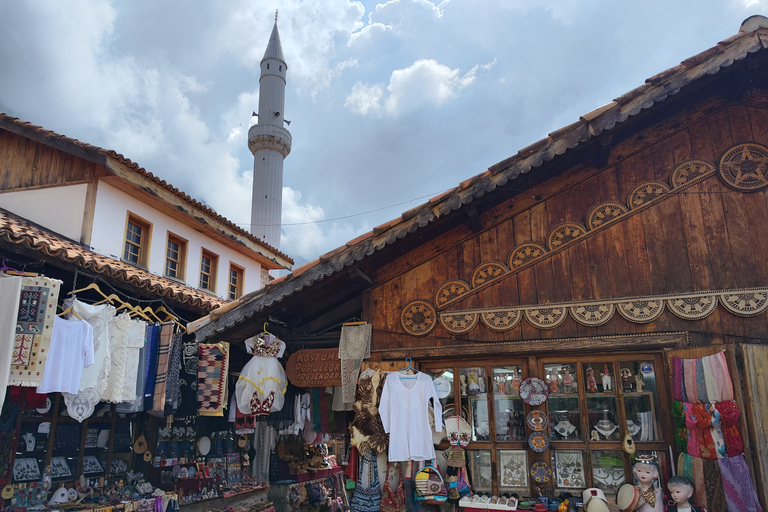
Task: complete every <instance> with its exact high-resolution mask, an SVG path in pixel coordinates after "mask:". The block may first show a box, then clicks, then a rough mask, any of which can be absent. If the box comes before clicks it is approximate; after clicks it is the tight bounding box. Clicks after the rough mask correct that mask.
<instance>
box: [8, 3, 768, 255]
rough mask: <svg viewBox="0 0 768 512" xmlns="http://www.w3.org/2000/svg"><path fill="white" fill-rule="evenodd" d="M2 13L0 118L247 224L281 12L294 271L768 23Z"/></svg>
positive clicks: (619, 10) (725, 15)
mask: <svg viewBox="0 0 768 512" xmlns="http://www.w3.org/2000/svg"><path fill="white" fill-rule="evenodd" d="M2 4H3V6H2V15H0V111H2V112H5V113H7V114H9V115H12V116H15V117H18V118H20V119H22V120H24V121H29V122H31V123H33V124H36V125H39V126H42V127H44V128H46V129H49V130H53V131H55V132H57V133H60V134H62V135H66V136H68V137H72V138H76V139H79V140H81V141H83V142H87V143H89V144H93V145H96V146H100V147H102V148H105V149H112V150H115V151H117V152H118V153H120V154H122V155H124V156H126V157H127V158H129V159H131V160H132V161H134V162H136V163H137V164H139V165H140V166H141V167H143V168H145V169H146V170H148V171H150V172H152V173H153V174H155V175H156V176H158V177H160V178H161V179H164V180H166V181H167V182H169V183H172V184H173V185H174V186H175V187H177V188H179V189H180V190H182V191H184V192H186V193H187V194H189V195H191V196H192V197H194V198H196V199H197V200H199V201H201V202H203V203H205V204H207V205H208V206H210V207H211V208H213V209H214V210H216V211H217V212H218V213H219V214H221V215H223V216H225V217H226V218H228V219H229V220H230V221H232V222H234V223H235V224H238V225H239V226H241V227H243V228H245V229H248V227H249V222H250V209H251V206H250V203H251V183H252V176H253V156H252V154H251V153H250V151H249V150H248V145H247V133H248V128H249V126H250V125H251V124H254V123H255V121H256V119H255V118H252V116H251V113H252V112H253V111H254V110H257V109H258V97H259V62H260V60H261V58H262V56H263V55H264V50H265V49H266V46H267V42H268V40H269V35H270V33H271V31H272V26H273V24H274V20H275V10H276V9H278V10H279V18H278V29H279V32H280V38H281V41H282V46H283V52H284V54H285V59H286V61H287V65H288V74H287V87H286V100H285V118H286V119H288V120H290V121H291V124H290V126H288V129H289V130H290V132H291V134H292V138H293V147H292V151H291V154H290V155H289V156H288V158H287V159H286V160H285V165H284V181H283V187H284V188H283V214H282V219H283V220H282V222H283V228H282V237H281V245H280V249H281V251H283V252H285V253H287V254H288V255H290V256H291V257H293V258H294V260H295V261H296V265H301V264H303V263H305V262H307V261H311V260H313V259H315V258H317V257H318V256H319V255H321V254H323V253H325V252H327V251H329V250H331V249H333V248H335V247H338V246H340V245H342V244H344V243H345V242H346V241H348V240H351V239H353V238H355V237H356V236H358V235H360V234H362V233H364V232H367V231H370V230H371V229H372V228H373V227H375V226H377V225H379V224H382V223H384V222H386V221H388V220H391V219H393V218H396V217H398V216H399V215H400V213H401V212H404V211H406V210H409V209H410V208H413V207H414V206H416V205H418V204H420V203H423V202H426V201H427V200H428V199H429V198H430V197H433V196H435V195H437V194H439V193H441V192H443V191H445V190H447V189H450V188H453V187H455V186H456V185H458V183H459V182H461V181H462V180H464V179H467V178H469V177H470V176H474V175H475V174H479V173H481V172H483V171H484V170H486V169H487V168H488V167H489V166H491V165H493V164H495V163H496V162H499V161H501V160H504V159H505V158H508V157H510V156H512V155H514V154H515V153H517V151H518V150H519V149H521V148H523V147H526V146H528V145H529V144H531V143H533V142H536V141H538V140H540V139H542V138H545V137H546V136H547V134H548V133H550V132H552V131H554V130H556V129H559V128H561V127H563V126H566V125H568V124H570V123H573V122H575V121H577V120H578V118H579V116H581V115H582V114H585V113H586V112H589V111H591V110H593V109H595V108H597V107H599V106H601V105H604V104H605V103H608V102H610V101H611V100H612V99H614V98H616V97H617V96H620V95H621V94H623V93H625V92H627V91H630V90H632V89H634V88H635V87H638V86H640V85H642V84H643V82H644V81H645V79H646V78H649V77H651V76H653V75H655V74H657V73H659V72H661V71H663V70H665V69H668V68H670V67H672V66H675V65H677V64H679V63H680V62H681V61H682V60H684V59H687V58H688V57H691V56H693V55H696V54H697V53H700V52H702V51H703V50H705V49H707V48H710V47H712V46H714V45H715V44H716V43H717V42H718V41H720V40H723V39H725V38H727V37H730V36H732V35H734V34H736V33H737V32H738V30H739V26H740V25H741V23H742V22H743V21H744V20H745V19H746V18H747V17H749V16H751V15H754V14H762V15H766V16H768V0H676V1H669V0H665V1H660V0H643V1H637V0H636V1H615V0H613V1H611V0H443V1H442V2H433V1H429V0H390V1H388V2H383V3H377V2H375V1H350V0H314V1H311V0H271V1H267V0H249V1H243V0H226V1H225V0H205V1H200V0H187V1H184V2H181V1H178V0H176V1H169V0H131V1H122V2H117V1H107V0H68V1H67V2H61V1H60V0H36V1H34V2H16V1H12V0H4V1H3V2H2Z"/></svg>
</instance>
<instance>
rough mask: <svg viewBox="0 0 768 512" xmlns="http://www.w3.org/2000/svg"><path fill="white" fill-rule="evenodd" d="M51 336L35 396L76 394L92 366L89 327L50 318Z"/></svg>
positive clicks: (72, 321) (81, 322) (91, 338)
mask: <svg viewBox="0 0 768 512" xmlns="http://www.w3.org/2000/svg"><path fill="white" fill-rule="evenodd" d="M53 325H54V328H53V335H52V336H51V343H50V349H49V356H50V357H49V359H48V361H47V362H46V366H45V373H44V374H43V379H42V381H41V382H40V385H39V386H37V391H38V392H39V393H53V392H57V391H58V392H62V393H67V394H69V393H73V394H72V395H70V396H74V395H75V394H77V393H78V386H79V385H80V378H81V376H82V373H83V370H84V369H85V368H86V367H90V366H92V365H93V360H94V355H93V352H94V350H93V327H91V324H89V323H88V322H86V321H84V320H74V319H73V320H65V319H64V318H59V317H58V316H57V317H54V319H53Z"/></svg>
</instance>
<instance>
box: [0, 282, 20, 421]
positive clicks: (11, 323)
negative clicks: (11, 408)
mask: <svg viewBox="0 0 768 512" xmlns="http://www.w3.org/2000/svg"><path fill="white" fill-rule="evenodd" d="M21 282H22V280H21V277H16V276H8V277H3V278H2V279H0V409H2V407H3V402H5V391H6V389H8V379H9V378H10V374H11V361H12V360H13V346H14V340H15V338H16V317H17V316H18V313H19V300H20V299H21Z"/></svg>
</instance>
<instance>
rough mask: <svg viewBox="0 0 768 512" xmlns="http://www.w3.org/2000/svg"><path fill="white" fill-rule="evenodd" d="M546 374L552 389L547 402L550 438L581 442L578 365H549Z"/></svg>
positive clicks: (545, 366)
mask: <svg viewBox="0 0 768 512" xmlns="http://www.w3.org/2000/svg"><path fill="white" fill-rule="evenodd" d="M544 373H545V376H546V379H547V384H548V385H549V389H550V393H549V399H548V400H547V410H548V412H549V433H550V438H551V439H552V441H578V440H581V439H582V435H581V411H580V410H579V386H578V384H577V382H576V377H577V373H576V364H575V363H570V364H562V363H555V364H547V365H544Z"/></svg>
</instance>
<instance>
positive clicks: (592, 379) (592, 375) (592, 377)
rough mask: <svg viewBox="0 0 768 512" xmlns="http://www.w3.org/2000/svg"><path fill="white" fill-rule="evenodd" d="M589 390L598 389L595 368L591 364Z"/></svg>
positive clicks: (588, 370)
mask: <svg viewBox="0 0 768 512" xmlns="http://www.w3.org/2000/svg"><path fill="white" fill-rule="evenodd" d="M587 391H589V392H590V393H594V392H596V391H597V381H596V380H595V370H593V369H592V365H591V364H587Z"/></svg>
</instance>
